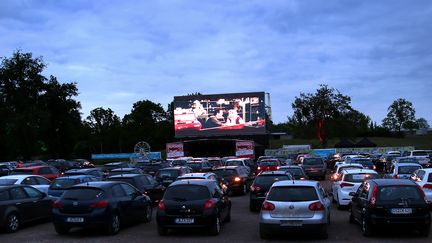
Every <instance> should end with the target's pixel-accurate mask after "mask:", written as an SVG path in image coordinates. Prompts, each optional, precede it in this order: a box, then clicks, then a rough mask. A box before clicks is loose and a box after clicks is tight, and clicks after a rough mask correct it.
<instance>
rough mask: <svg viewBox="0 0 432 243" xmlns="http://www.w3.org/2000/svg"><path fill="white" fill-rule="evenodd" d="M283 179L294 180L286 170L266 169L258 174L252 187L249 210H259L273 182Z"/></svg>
mask: <svg viewBox="0 0 432 243" xmlns="http://www.w3.org/2000/svg"><path fill="white" fill-rule="evenodd" d="M283 180H293V177H292V176H291V174H290V173H289V172H286V171H264V172H261V173H260V174H258V175H257V176H256V177H255V180H254V181H253V183H252V185H251V187H250V193H249V210H250V211H259V209H260V208H261V205H262V203H263V202H264V199H265V196H266V193H267V192H268V190H269V189H270V187H271V186H272V185H273V183H275V182H278V181H283Z"/></svg>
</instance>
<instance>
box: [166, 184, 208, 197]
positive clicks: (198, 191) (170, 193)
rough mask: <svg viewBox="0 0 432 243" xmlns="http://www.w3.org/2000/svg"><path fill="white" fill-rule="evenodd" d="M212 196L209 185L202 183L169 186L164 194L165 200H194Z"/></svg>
mask: <svg viewBox="0 0 432 243" xmlns="http://www.w3.org/2000/svg"><path fill="white" fill-rule="evenodd" d="M209 198H210V192H209V190H208V188H207V187H205V186H200V185H179V186H173V187H169V188H168V189H167V190H166V192H165V195H164V199H165V200H174V201H194V200H204V199H209Z"/></svg>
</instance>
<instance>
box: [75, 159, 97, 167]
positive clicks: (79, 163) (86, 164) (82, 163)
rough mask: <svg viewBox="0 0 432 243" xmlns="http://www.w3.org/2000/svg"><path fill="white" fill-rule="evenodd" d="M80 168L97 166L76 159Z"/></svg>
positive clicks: (84, 160)
mask: <svg viewBox="0 0 432 243" xmlns="http://www.w3.org/2000/svg"><path fill="white" fill-rule="evenodd" d="M74 161H75V163H76V165H77V166H78V167H79V168H95V165H94V164H93V163H92V162H90V161H89V160H86V159H74Z"/></svg>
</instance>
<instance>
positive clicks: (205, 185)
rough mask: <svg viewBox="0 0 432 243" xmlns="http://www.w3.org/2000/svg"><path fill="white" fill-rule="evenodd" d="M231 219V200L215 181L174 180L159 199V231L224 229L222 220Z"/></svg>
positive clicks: (213, 233)
mask: <svg viewBox="0 0 432 243" xmlns="http://www.w3.org/2000/svg"><path fill="white" fill-rule="evenodd" d="M230 220H231V201H230V199H229V198H228V197H227V196H226V195H225V194H224V193H223V192H222V190H221V189H220V187H219V186H218V184H217V182H216V181H213V180H180V181H176V182H174V183H172V184H171V185H170V186H169V187H168V188H167V190H166V191H165V194H164V197H163V199H162V201H160V202H159V205H158V209H157V214H156V222H157V225H158V233H159V234H160V235H166V234H167V233H168V230H169V229H173V228H177V229H178V228H196V227H199V228H202V227H206V228H208V229H209V231H210V232H209V233H210V234H211V235H217V234H219V232H220V226H221V222H229V221H230Z"/></svg>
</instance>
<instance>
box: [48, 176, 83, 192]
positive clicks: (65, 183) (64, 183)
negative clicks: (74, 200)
mask: <svg viewBox="0 0 432 243" xmlns="http://www.w3.org/2000/svg"><path fill="white" fill-rule="evenodd" d="M79 183H80V180H79V179H66V178H61V179H56V180H54V181H53V183H52V184H51V186H50V187H49V188H50V189H65V188H69V187H71V186H73V185H76V184H79Z"/></svg>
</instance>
